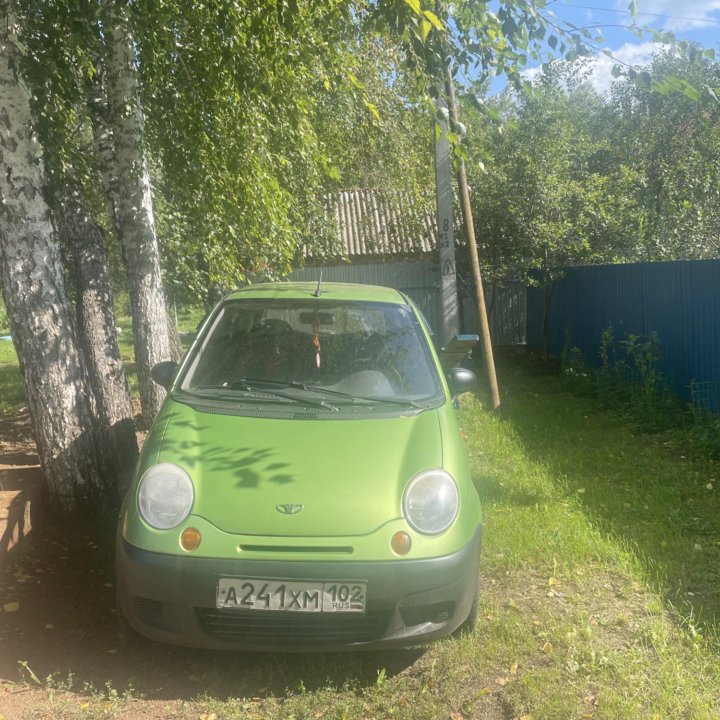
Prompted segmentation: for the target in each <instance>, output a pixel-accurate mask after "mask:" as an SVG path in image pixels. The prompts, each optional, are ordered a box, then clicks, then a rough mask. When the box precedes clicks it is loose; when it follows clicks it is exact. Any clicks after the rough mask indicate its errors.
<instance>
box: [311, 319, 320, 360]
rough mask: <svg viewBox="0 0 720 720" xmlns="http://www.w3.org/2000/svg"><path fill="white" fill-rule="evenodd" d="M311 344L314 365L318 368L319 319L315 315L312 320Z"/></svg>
mask: <svg viewBox="0 0 720 720" xmlns="http://www.w3.org/2000/svg"><path fill="white" fill-rule="evenodd" d="M313 345H314V346H315V365H317V367H318V368H320V321H319V320H318V318H317V317H316V318H315V320H314V322H313Z"/></svg>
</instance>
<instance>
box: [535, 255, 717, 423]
mask: <svg viewBox="0 0 720 720" xmlns="http://www.w3.org/2000/svg"><path fill="white" fill-rule="evenodd" d="M543 308H544V290H543V288H529V289H528V345H530V346H535V347H542V346H543V333H542V321H543ZM548 321H549V349H550V352H551V353H553V354H555V355H559V354H560V353H561V352H562V348H563V346H564V345H565V343H566V341H567V338H568V337H569V340H570V343H571V345H573V346H576V347H578V348H580V350H581V352H582V353H583V355H584V356H585V358H586V359H587V360H589V361H592V362H598V361H599V359H598V349H599V346H600V336H601V333H602V331H603V330H604V329H605V328H607V327H608V326H611V327H612V329H613V333H614V336H615V338H616V339H623V338H624V337H625V336H626V335H628V334H633V335H642V336H644V337H648V336H649V335H650V333H652V332H657V334H658V337H659V340H660V344H661V348H662V355H663V357H662V364H661V370H662V371H663V373H664V374H665V376H666V377H667V378H668V380H669V381H670V382H671V383H672V385H673V386H674V388H675V391H676V392H677V393H678V394H679V395H680V396H682V397H685V398H687V399H691V392H690V387H691V383H692V382H693V381H698V382H720V260H698V261H682V262H662V263H636V264H632V265H601V266H594V267H578V268H570V269H567V270H566V271H565V272H564V275H563V277H562V278H561V279H560V280H558V281H557V282H556V283H555V285H554V286H553V291H552V296H551V302H550V311H549V315H548ZM716 409H720V408H716Z"/></svg>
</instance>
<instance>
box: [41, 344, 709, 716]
mask: <svg viewBox="0 0 720 720" xmlns="http://www.w3.org/2000/svg"><path fill="white" fill-rule="evenodd" d="M498 369H499V377H500V383H501V390H502V394H503V413H502V416H501V417H498V416H496V415H493V414H492V413H490V412H488V411H487V410H486V409H485V408H484V407H483V405H482V404H481V403H480V402H479V401H478V400H477V399H475V398H471V397H468V396H466V397H465V398H464V399H463V403H462V408H461V412H460V419H461V424H462V426H463V429H464V432H465V434H466V436H467V438H468V440H467V444H468V453H469V457H470V461H471V467H472V472H473V476H474V478H475V481H476V484H477V487H478V490H479V492H480V495H481V497H482V500H483V504H484V510H485V544H484V549H483V559H482V563H483V570H482V589H481V595H480V619H479V622H478V626H477V628H476V630H475V631H474V632H473V633H471V634H468V635H465V636H461V637H455V638H450V639H447V640H444V641H442V642H439V643H436V644H434V645H432V646H430V647H429V648H428V649H427V650H425V651H424V652H417V651H408V652H399V653H373V654H370V655H363V654H357V655H343V656H330V655H319V656H302V655H300V656H283V655H269V656H268V655H259V656H245V655H240V654H237V655H236V654H222V655H220V654H219V655H217V656H215V655H214V654H205V655H204V660H203V662H202V663H201V664H199V666H198V669H197V670H196V671H194V672H196V673H197V675H198V678H197V679H198V681H199V682H200V684H201V686H202V687H204V688H205V691H204V692H203V693H202V694H200V695H197V696H192V697H190V698H189V699H187V698H186V699H180V698H167V697H164V698H163V699H162V700H160V699H154V698H152V697H148V698H142V697H138V696H137V695H129V694H128V693H126V692H125V691H122V690H118V691H117V692H116V691H112V692H109V691H108V692H105V693H100V694H98V693H97V692H94V693H90V692H87V693H83V692H82V691H80V692H78V691H75V690H67V689H62V688H57V687H53V686H52V684H49V683H46V684H45V686H44V687H43V689H42V690H36V691H34V692H36V693H42V694H41V695H39V696H38V698H37V699H36V706H37V707H38V708H43V709H45V708H46V709H47V712H48V713H50V714H48V715H45V716H47V717H50V716H53V717H60V718H65V717H67V718H74V717H88V718H93V717H119V718H132V717H137V716H146V715H148V714H152V713H155V714H156V715H160V716H163V717H175V718H181V719H184V720H189V719H190V718H205V719H206V720H207V719H209V718H213V719H215V718H217V719H219V718H223V719H233V718H238V719H243V720H249V719H250V718H267V719H268V720H273V719H278V720H279V719H280V718H326V719H328V720H329V719H331V718H338V719H340V718H344V719H345V720H355V719H357V720H360V719H361V718H390V717H392V718H407V719H408V720H409V719H411V718H412V719H413V720H416V719H422V718H428V719H431V718H432V719H433V720H434V719H435V718H450V719H451V720H459V719H460V718H472V717H483V718H487V719H489V720H496V719H500V718H506V719H509V718H524V719H528V718H531V719H532V720H545V719H547V720H563V719H565V718H567V719H568V720H569V719H575V718H597V719H598V720H617V719H623V718H633V719H634V718H648V719H658V720H659V719H660V718H692V720H704V719H707V720H710V719H711V718H717V717H718V716H719V715H720V694H719V693H718V688H720V641H719V639H718V625H717V621H718V615H719V613H720V598H719V596H718V591H719V589H720V577H719V576H718V572H719V570H718V569H719V568H720V512H719V511H720V501H719V500H718V492H720V485H718V483H717V480H718V474H717V473H718V471H719V470H718V465H717V463H715V462H713V461H712V460H711V459H708V458H706V457H705V456H703V455H691V454H690V452H689V451H687V450H685V449H684V448H685V443H684V438H683V436H682V433H680V432H674V433H664V434H639V433H637V432H636V431H635V430H634V428H633V426H632V425H630V424H628V422H627V421H626V420H622V419H619V418H618V417H617V416H616V415H613V414H612V413H610V412H608V411H605V410H602V409H600V408H599V406H598V404H597V401H596V400H595V399H594V398H592V397H589V396H587V395H583V394H580V395H578V394H576V393H574V392H573V386H572V385H568V384H567V382H566V380H565V379H564V378H563V377H562V376H561V375H560V374H559V373H553V372H548V371H547V368H546V367H545V366H543V365H540V364H537V363H532V362H530V361H528V360H526V359H524V358H523V357H522V356H512V357H509V358H506V359H505V360H504V361H501V362H500V363H499V366H498ZM108 687H111V685H109V686H108ZM113 693H114V694H113ZM51 696H52V703H53V704H52V706H51V705H50V698H51ZM113 698H122V701H117V702H111V700H112V699H113ZM39 712H40V711H39ZM38 716H40V717H44V715H41V714H38Z"/></svg>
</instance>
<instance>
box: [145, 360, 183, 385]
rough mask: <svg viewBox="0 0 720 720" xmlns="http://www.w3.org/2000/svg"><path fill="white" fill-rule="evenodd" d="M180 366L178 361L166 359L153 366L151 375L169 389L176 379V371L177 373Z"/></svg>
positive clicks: (159, 383)
mask: <svg viewBox="0 0 720 720" xmlns="http://www.w3.org/2000/svg"><path fill="white" fill-rule="evenodd" d="M179 367H180V366H179V365H178V364H177V363H176V362H173V361H172V360H165V361H164V362H161V363H158V364H157V365H155V366H154V367H153V369H152V370H151V371H150V377H151V378H152V379H153V380H154V381H155V382H156V383H157V384H158V385H161V386H162V387H164V388H165V389H166V390H167V389H168V388H169V387H170V385H171V384H172V381H173V380H174V379H175V373H177V371H178V368H179Z"/></svg>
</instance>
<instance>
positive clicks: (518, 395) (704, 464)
mask: <svg viewBox="0 0 720 720" xmlns="http://www.w3.org/2000/svg"><path fill="white" fill-rule="evenodd" d="M499 374H500V376H501V383H502V386H503V389H504V399H503V417H504V418H505V419H507V420H508V421H509V422H511V423H512V425H513V427H514V429H515V432H516V434H517V436H518V438H519V439H520V440H521V442H522V443H523V445H524V446H525V449H526V451H527V453H528V456H529V457H531V458H533V459H534V460H537V461H539V462H540V463H542V465H543V466H545V467H546V468H547V469H548V470H549V472H550V474H551V475H552V477H553V478H555V479H556V480H559V482H560V483H561V485H562V488H564V489H565V490H566V491H567V493H568V494H569V495H570V496H571V497H573V498H574V500H575V501H576V502H577V503H578V505H579V506H580V507H581V508H582V509H583V510H584V512H585V513H586V514H587V516H588V517H589V519H590V521H591V522H592V523H594V524H595V525H596V526H599V527H600V528H601V529H602V530H603V531H604V532H606V533H609V534H611V535H613V536H615V537H618V538H621V539H623V541H625V542H626V543H627V545H628V547H630V548H631V549H632V550H633V551H634V552H635V553H636V555H638V556H639V558H640V559H641V561H642V562H643V563H644V565H645V567H646V568H647V571H648V574H649V576H650V578H652V580H653V581H654V582H655V583H656V585H657V587H658V589H659V590H660V591H661V592H662V593H663V594H665V596H666V598H667V600H668V601H669V602H670V603H671V604H672V605H673V606H674V607H675V608H677V609H678V610H679V611H680V612H681V613H682V614H683V615H684V616H685V617H688V618H690V621H691V622H692V623H693V625H694V626H695V627H696V628H699V629H701V630H702V631H703V634H704V635H706V636H707V637H710V638H714V639H715V640H718V639H720V625H719V624H718V623H720V495H719V493H720V482H718V480H720V464H718V463H717V462H714V461H713V460H712V459H711V458H709V457H703V456H697V455H696V456H695V457H691V456H690V454H689V453H688V452H687V451H683V450H682V448H683V447H684V444H683V438H682V436H681V435H680V434H679V433H678V432H675V433H667V432H666V433H663V434H643V433H640V432H638V431H636V430H635V428H634V427H632V426H631V425H629V424H628V423H627V422H626V421H623V420H621V419H619V418H617V417H615V416H614V415H613V414H612V413H610V412H607V411H603V410H602V409H601V408H600V407H599V406H598V404H597V401H596V400H595V399H594V398H593V397H592V396H590V395H588V393H587V388H582V387H581V388H580V390H581V392H579V393H577V394H576V393H573V392H571V389H572V385H571V384H569V383H568V382H567V379H565V378H563V377H562V376H561V375H560V374H559V372H558V373H555V374H552V373H539V372H536V368H535V363H534V362H533V361H532V360H530V359H528V358H526V357H525V356H523V355H513V356H510V357H505V358H501V360H500V363H499ZM491 492H492V490H491ZM507 499H508V500H509V501H511V502H516V500H515V499H514V498H511V497H508V498H507Z"/></svg>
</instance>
